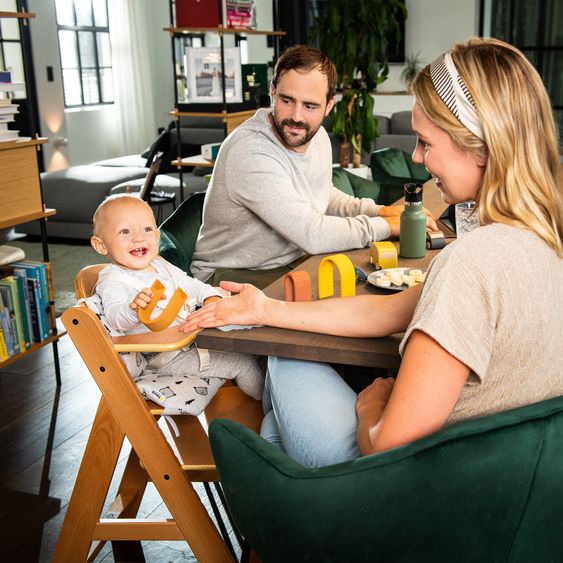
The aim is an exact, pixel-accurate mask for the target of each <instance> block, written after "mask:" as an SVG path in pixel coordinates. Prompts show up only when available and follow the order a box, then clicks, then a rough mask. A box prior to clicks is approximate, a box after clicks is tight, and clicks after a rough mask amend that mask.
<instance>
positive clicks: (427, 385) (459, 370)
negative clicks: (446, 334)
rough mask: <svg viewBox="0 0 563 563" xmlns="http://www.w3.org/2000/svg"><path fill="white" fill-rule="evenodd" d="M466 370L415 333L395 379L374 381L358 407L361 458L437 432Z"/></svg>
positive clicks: (450, 408)
mask: <svg viewBox="0 0 563 563" xmlns="http://www.w3.org/2000/svg"><path fill="white" fill-rule="evenodd" d="M468 376H469V368H468V367H467V366H466V365H465V364H463V363H461V362H460V361H459V360H457V359H456V358H454V357H453V356H452V355H450V354H449V353H448V352H447V351H446V350H445V349H444V348H442V347H441V346H440V345H439V344H438V343H437V342H436V341H435V340H434V339H432V338H431V337H430V336H428V335H427V334H425V333H424V332H421V331H418V330H415V331H413V333H412V334H411V336H410V338H409V340H408V344H407V348H406V351H405V353H404V356H403V361H402V363H401V368H400V370H399V375H398V376H397V380H396V381H395V382H394V384H393V383H392V382H387V383H385V382H383V383H382V381H381V380H379V379H378V380H376V381H374V383H373V384H372V385H370V386H369V387H368V388H366V389H365V390H364V391H362V392H361V393H360V395H359V397H358V402H357V404H356V412H357V414H358V435H357V438H358V446H359V448H360V452H361V453H362V455H367V454H370V453H375V452H380V451H383V450H388V449H391V448H396V447H398V446H402V445H404V444H408V443H409V442H412V441H414V440H417V439H419V438H422V437H423V436H427V435H428V434H432V433H433V432H436V431H438V430H439V429H440V428H442V426H443V425H444V423H445V422H446V420H447V419H448V417H449V415H450V413H451V412H452V410H453V408H454V406H455V404H456V403H457V401H458V399H459V397H460V395H461V392H462V390H463V386H464V385H465V382H466V380H467V377H468Z"/></svg>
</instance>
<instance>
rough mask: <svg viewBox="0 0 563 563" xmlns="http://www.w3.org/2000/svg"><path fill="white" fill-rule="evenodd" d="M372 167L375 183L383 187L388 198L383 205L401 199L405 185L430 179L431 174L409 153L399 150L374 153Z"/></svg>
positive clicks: (390, 149) (388, 149)
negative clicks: (414, 160)
mask: <svg viewBox="0 0 563 563" xmlns="http://www.w3.org/2000/svg"><path fill="white" fill-rule="evenodd" d="M370 166H371V175H372V178H373V181H374V182H378V183H379V184H380V185H381V191H382V193H383V194H385V196H386V200H385V201H384V202H382V204H383V205H389V204H390V203H392V202H394V201H397V199H399V198H401V197H402V196H403V186H404V185H405V184H407V183H409V182H426V180H429V179H430V174H429V173H428V171H427V170H426V168H425V167H424V166H423V165H422V164H416V163H415V162H413V160H412V158H411V156H410V154H409V153H407V152H405V151H402V150H401V149H397V148H385V149H379V150H377V151H374V152H372V153H371V156H370Z"/></svg>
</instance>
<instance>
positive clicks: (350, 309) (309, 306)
mask: <svg viewBox="0 0 563 563" xmlns="http://www.w3.org/2000/svg"><path fill="white" fill-rule="evenodd" d="M221 287H222V288H223V289H226V290H228V291H231V292H233V293H238V295H236V296H233V297H228V298H226V299H222V300H221V301H219V302H216V303H212V304H210V305H208V306H206V307H204V308H203V309H200V310H199V311H196V312H195V313H194V314H192V315H190V317H189V318H188V320H187V322H186V323H185V324H184V325H181V327H180V330H181V331H182V332H189V331H193V330H195V329H197V328H209V327H216V326H223V325H229V324H240V325H256V324H258V325H269V326H276V327H280V328H290V329H294V330H306V331H309V332H318V333H322V334H333V335H337V336H356V337H376V336H388V335H390V334H394V333H396V332H402V331H404V330H406V328H407V326H408V324H409V322H410V320H411V319H412V316H413V313H414V309H415V306H416V302H417V300H418V296H419V294H420V286H415V287H413V288H412V289H408V290H406V291H403V292H400V293H397V294H394V295H388V296H382V295H362V296H358V297H340V298H330V299H322V300H320V301H308V302H286V301H279V300H277V299H271V298H269V297H266V295H264V293H263V292H262V291H260V290H259V289H257V288H256V287H254V286H252V285H250V284H239V283H234V282H221Z"/></svg>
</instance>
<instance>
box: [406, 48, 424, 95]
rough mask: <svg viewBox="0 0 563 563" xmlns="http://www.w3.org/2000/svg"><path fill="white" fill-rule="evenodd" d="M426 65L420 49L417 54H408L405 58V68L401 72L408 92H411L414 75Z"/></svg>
mask: <svg viewBox="0 0 563 563" xmlns="http://www.w3.org/2000/svg"><path fill="white" fill-rule="evenodd" d="M423 66H424V60H423V59H422V57H421V56H420V51H419V52H418V53H416V54H415V55H408V56H407V57H406V59H405V68H404V69H403V72H401V78H402V80H403V82H404V84H405V86H406V91H407V93H409V94H410V93H411V84H412V81H413V80H414V77H415V76H416V75H417V74H418V73H419V72H420V70H421V69H422V67H423Z"/></svg>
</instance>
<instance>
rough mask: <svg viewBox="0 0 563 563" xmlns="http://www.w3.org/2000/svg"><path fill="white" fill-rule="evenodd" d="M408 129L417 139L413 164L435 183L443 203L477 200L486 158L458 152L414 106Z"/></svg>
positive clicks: (449, 138)
mask: <svg viewBox="0 0 563 563" xmlns="http://www.w3.org/2000/svg"><path fill="white" fill-rule="evenodd" d="M412 126H413V129H414V131H415V133H416V135H417V141H416V148H415V149H414V152H413V154H412V158H413V160H414V162H416V163H418V164H424V166H425V167H426V170H428V172H430V174H432V176H433V177H434V178H435V179H436V186H437V187H438V189H439V190H440V191H441V192H442V197H443V199H444V201H445V202H446V203H459V202H461V201H469V200H474V199H477V194H478V193H479V189H480V188H481V182H482V180H483V173H484V171H485V164H486V157H484V156H478V155H477V154H475V153H474V152H469V151H464V150H462V149H461V148H459V147H458V146H457V145H456V144H455V143H454V141H453V139H452V138H451V137H450V135H449V134H448V133H446V131H444V130H443V129H440V128H439V127H438V126H436V125H434V123H432V121H430V119H428V117H426V115H425V114H424V112H423V111H422V109H421V108H420V106H419V105H418V104H417V103H415V104H414V107H413V111H412Z"/></svg>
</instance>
